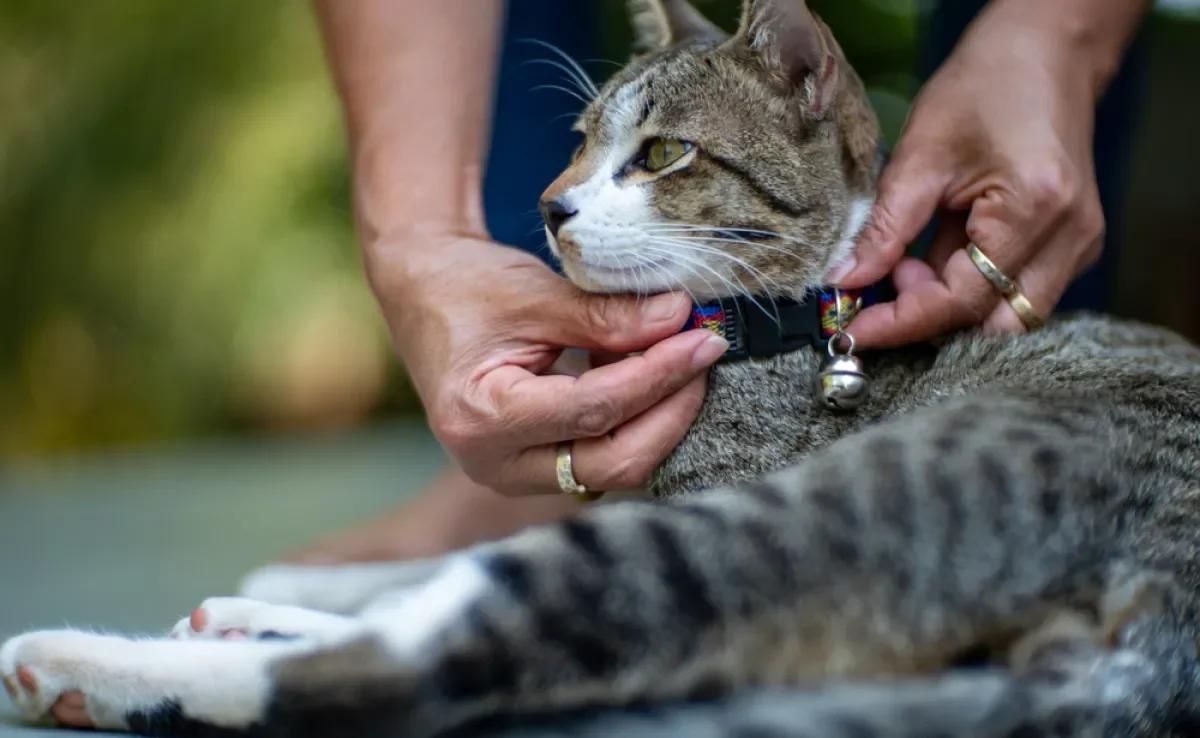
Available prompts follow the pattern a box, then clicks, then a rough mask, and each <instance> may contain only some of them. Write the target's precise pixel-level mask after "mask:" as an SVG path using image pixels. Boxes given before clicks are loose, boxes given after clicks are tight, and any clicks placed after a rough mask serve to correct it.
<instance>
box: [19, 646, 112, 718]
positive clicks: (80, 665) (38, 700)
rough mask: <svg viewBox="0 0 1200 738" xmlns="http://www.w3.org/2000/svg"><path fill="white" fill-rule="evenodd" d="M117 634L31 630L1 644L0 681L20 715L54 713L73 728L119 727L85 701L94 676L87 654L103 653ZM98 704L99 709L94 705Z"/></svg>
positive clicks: (40, 716) (33, 716)
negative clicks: (111, 635)
mask: <svg viewBox="0 0 1200 738" xmlns="http://www.w3.org/2000/svg"><path fill="white" fill-rule="evenodd" d="M119 640H121V639H115V638H111V637H109V636H101V635H95V634H92V633H82V632H77V631H35V632H32V633H26V634H24V635H20V636H17V637H15V638H12V639H10V640H8V641H7V642H6V643H5V644H4V645H3V647H0V682H3V684H4V689H5V691H6V692H8V696H9V697H11V698H12V701H13V704H14V705H16V707H17V710H18V711H19V712H20V714H21V717H22V718H24V719H25V720H29V721H40V720H44V719H46V718H53V719H54V720H56V721H57V722H59V723H61V724H63V725H66V726H69V727H72V728H101V729H119V728H123V727H124V724H123V721H122V720H120V719H115V718H116V716H113V715H111V714H109V713H108V712H106V711H105V710H104V709H102V707H103V706H99V705H95V704H89V700H88V698H87V697H86V696H85V695H86V694H87V688H88V686H89V685H90V682H91V681H92V680H94V679H95V677H96V670H95V669H93V668H92V667H93V666H94V662H93V661H92V660H91V658H89V656H90V655H95V654H103V653H105V652H106V651H107V650H109V649H111V648H112V646H113V643H112V642H113V641H119ZM97 707H100V708H101V709H96V708H97Z"/></svg>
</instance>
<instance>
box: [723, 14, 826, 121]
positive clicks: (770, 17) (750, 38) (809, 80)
mask: <svg viewBox="0 0 1200 738" xmlns="http://www.w3.org/2000/svg"><path fill="white" fill-rule="evenodd" d="M738 38H739V39H741V40H742V41H743V42H744V43H745V44H746V45H748V46H749V47H750V48H751V49H752V50H753V51H755V52H757V53H758V54H759V56H760V57H761V58H762V60H763V64H764V65H765V66H766V67H767V69H768V70H769V71H771V72H772V73H774V74H775V75H777V76H778V77H780V78H781V79H782V80H783V81H784V82H787V83H790V84H791V85H793V86H796V87H803V89H804V90H805V91H806V92H807V93H808V96H809V102H810V107H811V110H812V112H813V114H815V115H817V116H818V117H820V116H822V115H824V114H825V111H826V110H828V109H829V105H830V103H832V102H833V99H834V97H835V96H836V94H837V86H838V65H837V61H836V59H835V58H834V51H833V48H832V39H831V38H830V37H829V36H828V34H827V31H826V30H825V29H824V26H823V24H822V23H821V21H819V20H818V19H817V17H816V16H814V15H813V14H812V11H810V10H809V9H808V4H807V3H806V2H805V0H745V5H744V6H743V10H742V25H741V28H740V29H739V30H738Z"/></svg>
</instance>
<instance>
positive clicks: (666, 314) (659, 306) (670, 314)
mask: <svg viewBox="0 0 1200 738" xmlns="http://www.w3.org/2000/svg"><path fill="white" fill-rule="evenodd" d="M686 301H687V298H686V297H684V296H683V295H680V294H676V293H671V294H666V295H657V296H655V297H652V298H650V299H649V300H647V301H646V305H645V307H644V308H643V310H645V313H644V314H645V316H646V319H647V320H650V321H652V322H654V323H661V322H663V321H666V320H671V319H672V318H676V317H679V311H680V310H681V309H682V308H683V304H684V303H685V302H686Z"/></svg>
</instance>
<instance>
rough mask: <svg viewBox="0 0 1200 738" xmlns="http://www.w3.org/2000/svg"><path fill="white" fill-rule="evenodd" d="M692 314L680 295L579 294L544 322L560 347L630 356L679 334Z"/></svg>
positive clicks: (551, 310)
mask: <svg viewBox="0 0 1200 738" xmlns="http://www.w3.org/2000/svg"><path fill="white" fill-rule="evenodd" d="M560 308H561V309H560ZM690 313H691V300H689V299H688V298H687V297H686V296H684V295H681V294H677V293H667V294H662V295H656V296H654V297H651V298H649V299H647V298H644V297H643V298H638V297H632V296H625V295H619V296H618V295H594V294H588V293H580V292H576V293H575V294H574V295H573V296H572V297H569V298H567V299H565V300H563V302H562V303H561V305H554V306H550V307H549V309H548V310H547V315H544V316H542V320H544V321H546V325H547V327H548V328H550V330H552V331H553V332H554V333H555V336H554V337H553V340H554V341H555V342H556V343H557V344H558V345H561V346H571V347H577V348H585V349H592V350H593V351H611V352H615V353H621V354H627V353H631V352H634V351H644V350H645V349H647V348H649V347H651V346H653V345H654V344H656V343H658V342H659V341H661V340H663V339H664V338H668V337H670V336H672V335H674V334H676V333H678V332H679V331H681V330H682V329H683V326H684V324H685V323H687V318H688V315H689V314H690Z"/></svg>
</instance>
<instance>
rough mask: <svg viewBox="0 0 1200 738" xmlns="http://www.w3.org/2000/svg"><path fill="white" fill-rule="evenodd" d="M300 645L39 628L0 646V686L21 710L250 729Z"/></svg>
mask: <svg viewBox="0 0 1200 738" xmlns="http://www.w3.org/2000/svg"><path fill="white" fill-rule="evenodd" d="M304 652H305V651H304V648H303V646H302V644H293V643H282V642H281V643H273V642H272V643H257V642H250V641H242V642H237V643H226V642H218V643H211V642H192V643H187V642H180V641H173V640H169V639H129V638H121V637H117V636H107V635H97V634H95V633H86V632H82V631H76V630H46V631H34V632H31V633H26V634H24V635H20V636H17V637H15V638H13V639H11V640H9V641H8V642H6V643H5V644H4V645H3V646H2V647H0V683H2V684H3V685H4V689H5V691H7V692H8V694H9V696H10V697H11V698H12V700H13V702H14V703H15V704H16V706H17V709H18V710H19V711H20V714H21V716H22V717H23V718H24V719H26V720H30V721H40V720H44V719H46V718H52V719H54V720H57V721H58V722H59V723H60V724H62V725H65V726H69V727H72V728H97V729H101V730H118V731H132V732H135V733H139V734H143V735H179V734H197V731H199V730H200V728H201V727H203V726H219V727H222V728H225V729H229V728H244V727H247V726H251V725H254V724H256V723H259V722H261V721H262V720H263V719H264V714H265V709H266V705H267V703H268V700H269V697H270V689H271V672H272V669H273V668H274V667H275V664H276V663H278V662H279V661H280V660H283V659H286V658H288V657H290V656H292V655H297V654H303V653H304Z"/></svg>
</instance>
